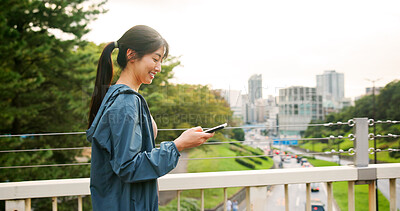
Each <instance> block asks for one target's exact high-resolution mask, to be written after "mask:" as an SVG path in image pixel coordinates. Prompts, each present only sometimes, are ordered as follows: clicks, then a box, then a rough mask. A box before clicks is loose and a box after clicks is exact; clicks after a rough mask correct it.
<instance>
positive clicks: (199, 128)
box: [192, 126, 203, 132]
mask: <svg viewBox="0 0 400 211" xmlns="http://www.w3.org/2000/svg"><path fill="white" fill-rule="evenodd" d="M192 130H194V131H196V132H203V128H201V127H200V126H197V127H194V128H192Z"/></svg>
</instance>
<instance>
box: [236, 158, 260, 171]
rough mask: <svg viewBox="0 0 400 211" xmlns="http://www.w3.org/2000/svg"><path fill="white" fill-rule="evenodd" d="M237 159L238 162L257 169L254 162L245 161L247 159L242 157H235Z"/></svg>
mask: <svg viewBox="0 0 400 211" xmlns="http://www.w3.org/2000/svg"><path fill="white" fill-rule="evenodd" d="M235 161H236V162H238V163H239V164H241V165H243V166H245V167H247V168H251V169H255V168H256V167H255V166H254V164H252V163H249V162H247V161H245V160H244V159H242V158H235Z"/></svg>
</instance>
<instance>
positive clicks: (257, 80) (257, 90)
mask: <svg viewBox="0 0 400 211" xmlns="http://www.w3.org/2000/svg"><path fill="white" fill-rule="evenodd" d="M261 98H262V76H261V74H255V75H252V76H251V77H250V78H249V101H250V103H252V104H255V103H256V100H257V99H261Z"/></svg>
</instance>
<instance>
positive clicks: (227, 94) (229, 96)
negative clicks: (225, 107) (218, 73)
mask: <svg viewBox="0 0 400 211" xmlns="http://www.w3.org/2000/svg"><path fill="white" fill-rule="evenodd" d="M220 92H221V96H222V97H223V98H224V99H225V100H226V102H228V103H229V107H230V108H231V110H232V111H233V116H234V117H240V118H242V117H243V114H242V95H241V91H238V90H230V89H229V90H220Z"/></svg>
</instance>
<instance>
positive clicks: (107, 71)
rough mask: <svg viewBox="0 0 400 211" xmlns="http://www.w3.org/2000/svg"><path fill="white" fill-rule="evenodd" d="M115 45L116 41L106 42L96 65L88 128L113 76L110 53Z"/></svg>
mask: <svg viewBox="0 0 400 211" xmlns="http://www.w3.org/2000/svg"><path fill="white" fill-rule="evenodd" d="M116 45H117V43H116V42H111V43H109V44H107V45H106V47H104V49H103V53H102V54H101V56H100V59H99V63H98V65H97V75H96V82H95V85H94V90H93V94H92V101H91V103H90V111H89V125H88V128H90V125H92V123H93V120H94V118H95V117H96V114H97V112H98V110H99V108H100V105H101V102H102V101H103V98H104V96H105V95H106V93H107V91H108V88H109V87H110V85H111V80H112V78H113V64H112V60H111V53H112V51H113V50H114V49H115V48H116V47H117V46H116Z"/></svg>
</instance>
